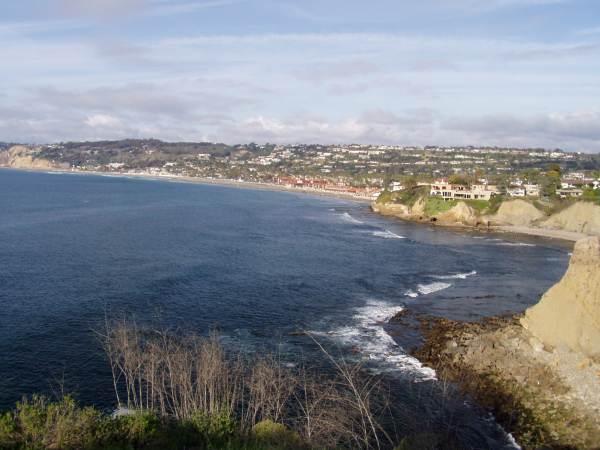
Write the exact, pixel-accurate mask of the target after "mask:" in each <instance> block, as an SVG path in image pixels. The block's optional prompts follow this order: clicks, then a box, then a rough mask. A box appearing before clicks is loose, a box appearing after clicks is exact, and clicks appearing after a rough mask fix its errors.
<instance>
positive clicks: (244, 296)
mask: <svg viewBox="0 0 600 450" xmlns="http://www.w3.org/2000/svg"><path fill="white" fill-rule="evenodd" d="M568 252H569V249H568V246H565V245H562V244H559V243H556V242H551V241H548V240H544V239H541V238H515V237H510V236H504V235H497V234H493V235H492V234H485V233H475V232H457V231H452V230H448V229H441V228H434V227H428V226H423V225H416V224H410V223H402V222H400V221H396V220H392V219H388V218H384V217H380V216H378V215H375V214H373V213H372V212H370V211H369V208H368V206H367V205H364V204H359V203H354V202H350V201H345V200H339V199H333V198H324V197H312V196H309V195H305V194H295V193H288V192H273V191H264V190H251V189H236V188H231V187H223V186H216V185H201V184H188V183H176V182H169V181H153V180H143V179H129V178H125V177H103V176H96V175H79V174H52V173H32V172H19V171H12V170H0V357H1V360H2V364H0V408H3V409H4V408H9V407H11V406H14V403H15V402H16V401H18V400H19V399H20V398H21V397H22V396H23V395H29V394H32V393H36V392H41V393H47V394H52V393H53V392H57V391H59V390H60V391H67V392H72V393H73V394H74V395H75V397H76V398H77V399H78V400H79V401H80V402H82V403H84V404H93V405H96V406H98V407H100V408H105V409H110V408H111V407H112V406H114V399H113V393H112V385H111V377H110V370H109V367H108V364H107V362H106V360H105V358H104V356H103V354H102V350H101V347H100V344H99V341H98V338H97V335H96V331H97V330H100V329H101V328H102V324H103V322H104V320H105V317H112V318H114V317H123V316H127V317H131V318H134V319H135V320H136V322H139V323H149V324H156V323H158V324H160V325H161V326H163V327H169V328H171V329H177V330H182V331H184V332H185V331H193V332H197V333H203V334H205V333H208V332H209V330H217V331H218V333H219V335H220V336H221V339H222V340H223V342H224V343H225V345H228V346H232V347H235V348H237V349H241V350H242V351H244V352H249V353H251V352H256V351H264V350H277V351H278V352H280V354H281V355H282V357H283V358H286V359H288V360H289V362H290V364H293V363H294V361H296V360H297V359H298V358H299V357H300V356H299V355H304V357H306V355H311V352H314V351H315V349H314V347H315V346H314V343H313V342H312V340H311V339H310V338H308V337H306V336H302V335H301V333H298V331H310V332H312V333H313V336H315V337H316V338H317V339H319V340H320V341H321V342H322V343H323V344H324V345H326V346H329V347H330V348H333V349H335V352H338V353H339V354H340V355H344V356H345V357H347V358H349V359H353V360H362V361H364V362H365V365H366V367H367V368H368V369H369V370H371V371H373V372H379V373H381V374H382V375H383V376H385V377H386V378H388V379H389V380H391V383H392V385H393V386H394V391H395V393H396V395H397V397H398V398H399V401H403V402H405V408H406V416H407V417H410V420H408V419H406V420H405V421H404V422H403V426H406V428H407V429H409V428H410V427H417V428H419V427H422V426H423V425H422V424H425V423H426V424H429V425H428V426H432V427H435V426H438V425H436V424H438V423H439V424H447V423H448V421H449V420H450V418H451V420H452V426H453V427H455V428H456V429H457V430H458V432H457V433H458V434H459V435H460V436H462V437H463V438H464V442H466V443H467V445H469V446H473V448H477V447H479V448H511V443H510V437H509V436H507V435H506V434H505V433H503V432H502V430H500V429H499V427H498V426H497V425H496V424H495V422H494V420H493V418H492V417H489V416H486V415H485V414H484V413H483V412H482V411H479V410H478V409H477V407H476V406H474V405H472V404H471V402H469V401H468V399H462V400H461V401H460V402H455V403H454V404H452V405H448V404H443V405H442V404H441V403H439V402H442V400H440V399H439V398H438V396H437V395H436V394H435V393H434V392H436V390H435V389H433V388H432V386H434V385H435V383H438V382H437V381H436V380H435V373H434V372H433V371H432V370H431V369H428V368H426V367H423V366H422V365H421V364H420V363H419V362H418V361H417V360H415V359H414V358H412V357H410V356H408V355H407V351H406V349H408V348H410V347H411V346H412V345H414V344H415V342H416V340H418V337H415V336H413V335H412V334H411V333H404V334H403V333H396V334H395V336H394V337H392V334H393V333H390V332H389V331H390V330H389V326H388V325H387V324H386V322H387V320H388V319H389V318H390V317H391V316H393V315H394V314H395V313H396V312H399V311H401V310H402V309H403V308H411V309H412V310H414V311H416V312H420V313H427V314H432V315H438V316H442V317H448V318H452V319H459V320H479V319H481V318H482V317H486V316H492V315H498V314H504V313H515V312H521V311H523V310H524V309H526V308H527V307H528V306H530V305H532V304H534V303H535V302H536V301H537V300H538V299H539V298H540V296H541V294H542V293H543V292H544V291H545V290H547V289H548V288H549V287H550V286H551V285H552V284H554V283H555V282H556V281H557V280H558V279H559V278H560V277H561V276H562V274H563V273H564V271H565V269H566V267H567V264H568V258H569V255H568ZM400 336H403V337H400ZM415 339H416V340H415ZM409 422H411V423H409ZM412 422H414V423H412ZM439 426H441V425H439Z"/></svg>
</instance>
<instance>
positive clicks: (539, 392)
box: [392, 310, 600, 449]
mask: <svg viewBox="0 0 600 450" xmlns="http://www.w3.org/2000/svg"><path fill="white" fill-rule="evenodd" d="M520 317H521V316H520V315H509V316H495V317H490V318H487V319H485V320H484V321H481V322H461V321H453V320H450V319H444V318H440V317H433V316H428V315H423V314H415V313H412V312H411V311H408V310H406V311H405V312H404V313H403V314H398V315H397V316H395V317H394V318H393V319H392V321H394V322H396V323H398V324H402V323H406V322H405V321H406V320H416V321H417V323H418V325H417V327H418V328H419V329H420V332H421V333H422V336H423V342H422V344H421V345H419V346H417V348H414V349H412V350H411V351H410V354H411V355H412V356H413V357H415V358H417V359H419V360H420V361H422V362H423V363H424V364H427V365H428V366H429V367H433V368H434V369H435V370H436V372H437V373H438V375H439V376H440V379H442V380H447V381H450V382H453V383H456V385H457V386H458V387H459V388H460V390H461V391H462V392H463V393H464V394H466V395H468V396H472V397H473V398H474V399H475V400H476V401H477V403H478V404H480V405H481V406H483V407H484V408H485V409H487V410H488V411H490V412H492V413H493V414H494V417H495V418H496V420H497V421H498V422H499V423H500V425H502V427H503V428H504V429H505V430H507V432H509V433H511V434H513V435H515V437H516V439H517V441H518V442H519V443H520V444H521V445H523V447H524V448H539V447H544V448H586V449H588V448H589V449H591V448H597V447H596V446H595V445H594V443H596V442H598V441H597V439H600V431H599V430H600V428H598V425H599V423H600V421H599V419H598V415H597V411H598V410H597V408H598V403H597V402H596V400H593V399H590V393H589V389H593V384H594V383H593V377H594V373H595V371H597V370H598V368H599V367H600V365H598V364H594V362H593V361H591V360H587V359H585V358H584V357H582V356H580V355H578V354H575V353H573V352H569V351H565V350H564V349H549V348H546V347H545V346H544V345H543V344H542V343H540V342H539V341H538V340H537V339H536V338H535V337H533V336H532V335H531V334H530V333H529V332H528V331H527V330H525V329H524V328H523V327H522V326H521V325H520V323H519V318H520ZM558 360H560V361H561V364H560V365H558V363H557V361H558ZM593 397H594V398H595V399H597V398H598V395H594V396H593ZM588 400H589V401H588Z"/></svg>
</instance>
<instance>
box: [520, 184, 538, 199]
mask: <svg viewBox="0 0 600 450" xmlns="http://www.w3.org/2000/svg"><path fill="white" fill-rule="evenodd" d="M523 189H525V195H526V196H528V197H539V196H540V186H539V185H537V184H525V185H523Z"/></svg>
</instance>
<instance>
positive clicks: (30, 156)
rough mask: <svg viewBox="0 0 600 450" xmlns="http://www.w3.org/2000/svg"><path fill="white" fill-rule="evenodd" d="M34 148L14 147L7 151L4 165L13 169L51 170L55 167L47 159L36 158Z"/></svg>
mask: <svg viewBox="0 0 600 450" xmlns="http://www.w3.org/2000/svg"><path fill="white" fill-rule="evenodd" d="M37 153H38V150H37V149H36V148H35V147H27V146H24V145H14V146H12V147H11V148H9V149H8V151H7V156H6V157H5V159H6V160H7V162H6V165H7V166H8V167H13V168H15V169H52V168H55V167H56V166H55V165H54V164H53V163H52V162H51V161H48V160H47V159H43V158H37V157H36V155H37Z"/></svg>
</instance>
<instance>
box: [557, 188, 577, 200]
mask: <svg viewBox="0 0 600 450" xmlns="http://www.w3.org/2000/svg"><path fill="white" fill-rule="evenodd" d="M556 194H557V195H558V196H559V197H560V198H568V197H581V196H582V195H583V190H581V189H557V190H556Z"/></svg>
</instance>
